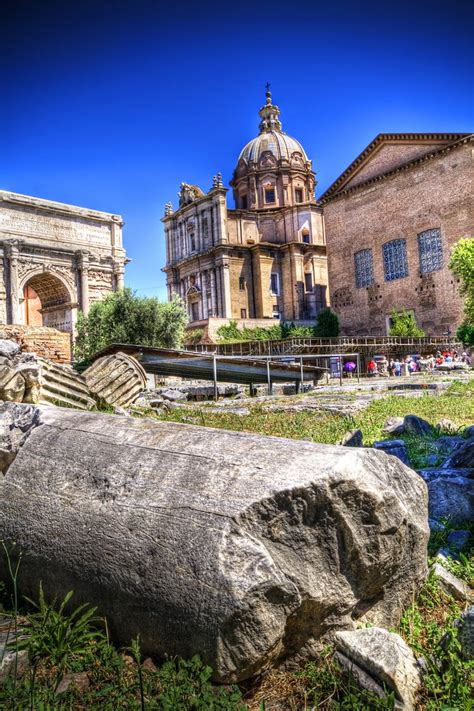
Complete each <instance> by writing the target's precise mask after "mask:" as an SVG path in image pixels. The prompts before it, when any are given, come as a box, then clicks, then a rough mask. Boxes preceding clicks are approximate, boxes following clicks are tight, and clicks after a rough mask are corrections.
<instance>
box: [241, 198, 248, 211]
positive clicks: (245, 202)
mask: <svg viewBox="0 0 474 711" xmlns="http://www.w3.org/2000/svg"><path fill="white" fill-rule="evenodd" d="M240 207H241V208H242V210H246V209H247V195H242V196H241V198H240Z"/></svg>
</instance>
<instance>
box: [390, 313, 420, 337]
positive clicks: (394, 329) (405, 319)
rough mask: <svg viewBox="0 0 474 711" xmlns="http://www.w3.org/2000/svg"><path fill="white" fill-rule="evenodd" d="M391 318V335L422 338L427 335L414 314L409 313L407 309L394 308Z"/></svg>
mask: <svg viewBox="0 0 474 711" xmlns="http://www.w3.org/2000/svg"><path fill="white" fill-rule="evenodd" d="M390 320H391V322H392V325H391V326H390V331H389V336H401V337H408V336H411V337H413V338H422V337H423V336H424V335H425V332H424V331H423V329H422V328H420V327H419V326H418V324H417V322H416V319H415V317H414V315H413V314H410V313H408V311H405V309H403V310H402V311H397V310H396V309H393V310H392V313H391V315H390Z"/></svg>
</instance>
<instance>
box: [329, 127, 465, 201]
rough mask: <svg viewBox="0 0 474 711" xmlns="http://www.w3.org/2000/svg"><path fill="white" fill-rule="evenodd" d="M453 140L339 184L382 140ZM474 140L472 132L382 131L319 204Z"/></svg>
mask: <svg viewBox="0 0 474 711" xmlns="http://www.w3.org/2000/svg"><path fill="white" fill-rule="evenodd" d="M451 139H452V140H453V143H450V144H449V145H448V146H443V147H442V148H440V149H438V150H434V151H431V153H428V154H426V155H424V156H421V157H419V158H415V159H413V160H410V161H407V163H404V164H403V165H400V166H397V167H396V168H393V169H392V170H389V171H387V172H386V173H381V174H380V175H376V176H374V177H372V178H367V180H364V181H362V182H361V183H357V185H354V186H352V187H347V188H343V187H341V188H340V189H339V186H340V185H342V184H343V183H344V182H346V180H347V179H348V178H349V177H350V175H351V174H352V173H353V172H355V169H356V168H358V167H359V165H360V164H361V163H362V162H364V161H365V160H366V158H367V157H368V156H369V154H370V153H372V151H373V150H374V149H375V148H376V147H377V146H378V145H379V144H381V143H382V142H384V141H386V140H390V141H393V140H401V141H405V142H407V141H409V140H413V141H420V142H421V141H423V140H425V141H428V142H429V141H433V140H439V141H441V140H451ZM473 140H474V134H472V133H454V134H451V133H426V134H425V133H422V134H416V133H415V134H413V133H411V134H405V133H395V134H386V133H381V134H379V135H378V136H377V138H376V139H375V140H374V141H372V143H371V144H370V145H369V146H367V148H366V149H365V151H363V152H362V153H361V154H360V155H359V156H358V157H357V158H356V160H355V161H353V162H352V163H351V165H350V166H349V168H347V170H345V171H344V173H342V174H341V175H340V176H339V178H338V179H337V180H336V181H335V182H334V183H333V184H332V185H331V186H330V187H329V188H328V189H327V190H326V191H325V192H324V193H323V194H322V195H321V197H320V198H319V200H317V204H318V205H320V206H324V205H326V204H328V203H329V202H331V201H333V200H337V199H338V198H339V197H342V196H343V195H348V194H350V193H354V192H357V191H358V190H362V189H364V188H366V187H367V186H368V185H372V184H374V183H377V182H380V181H382V180H385V178H389V177H391V176H393V175H396V174H397V173H401V172H403V171H406V170H409V169H411V168H413V167H414V166H416V165H420V164H421V163H426V162H427V161H429V160H432V159H433V158H436V157H437V156H439V155H442V154H444V153H449V152H450V151H451V150H453V149H455V148H458V147H460V146H462V145H465V144H466V143H470V142H472V141H473Z"/></svg>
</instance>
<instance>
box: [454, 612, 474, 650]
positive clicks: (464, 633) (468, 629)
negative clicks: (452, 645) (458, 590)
mask: <svg viewBox="0 0 474 711" xmlns="http://www.w3.org/2000/svg"><path fill="white" fill-rule="evenodd" d="M457 628H458V639H459V641H460V643H461V654H462V656H463V657H464V658H465V659H469V660H471V661H472V660H474V606H471V607H468V608H467V610H465V611H464V612H463V613H462V615H461V617H460V618H459V620H458V622H457Z"/></svg>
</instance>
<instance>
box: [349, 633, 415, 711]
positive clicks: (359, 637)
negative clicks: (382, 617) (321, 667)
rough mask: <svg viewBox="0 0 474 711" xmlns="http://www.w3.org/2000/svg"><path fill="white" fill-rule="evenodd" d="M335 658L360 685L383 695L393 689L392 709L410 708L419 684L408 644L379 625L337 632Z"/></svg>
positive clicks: (410, 709)
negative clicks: (393, 704) (393, 706)
mask: <svg viewBox="0 0 474 711" xmlns="http://www.w3.org/2000/svg"><path fill="white" fill-rule="evenodd" d="M335 644H336V649H337V650H338V651H337V659H338V661H339V662H340V663H341V665H342V666H343V668H344V669H346V670H347V671H348V672H350V673H351V674H352V675H353V676H354V677H355V679H356V680H357V682H358V684H359V685H360V686H361V687H362V688H366V689H368V690H369V691H372V692H374V693H376V694H377V695H378V696H379V697H381V698H383V697H384V696H385V695H386V694H385V689H384V687H385V688H387V690H388V691H392V692H394V696H395V708H396V709H400V711H402V710H403V711H413V710H414V709H415V708H416V696H417V692H418V690H419V688H420V686H421V678H420V671H419V668H418V666H417V663H416V659H415V657H414V655H413V652H412V651H411V649H410V647H409V646H408V645H407V644H406V642H404V640H403V639H402V638H401V637H400V636H399V635H398V634H394V633H393V632H388V631H387V630H386V629H382V628H380V627H370V628H368V629H359V630H355V631H347V632H346V631H343V632H336V635H335Z"/></svg>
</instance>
